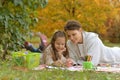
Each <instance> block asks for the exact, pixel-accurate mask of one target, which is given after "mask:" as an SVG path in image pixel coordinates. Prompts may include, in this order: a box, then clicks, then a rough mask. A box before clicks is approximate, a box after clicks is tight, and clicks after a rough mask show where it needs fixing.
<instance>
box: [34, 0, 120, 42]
mask: <svg viewBox="0 0 120 80" xmlns="http://www.w3.org/2000/svg"><path fill="white" fill-rule="evenodd" d="M37 12H38V19H39V20H38V24H37V26H36V27H34V28H32V30H33V32H38V31H40V32H42V33H45V34H46V35H47V36H48V37H51V36H52V34H53V32H54V31H56V30H58V29H59V30H63V27H64V24H65V22H66V21H67V20H70V19H75V20H78V21H80V23H81V25H82V27H83V29H84V30H86V31H93V32H96V33H98V34H99V35H100V36H101V38H102V39H103V40H109V41H110V42H114V43H117V42H120V32H119V31H120V1H119V0H49V3H48V5H47V7H45V8H44V9H41V8H38V9H37Z"/></svg>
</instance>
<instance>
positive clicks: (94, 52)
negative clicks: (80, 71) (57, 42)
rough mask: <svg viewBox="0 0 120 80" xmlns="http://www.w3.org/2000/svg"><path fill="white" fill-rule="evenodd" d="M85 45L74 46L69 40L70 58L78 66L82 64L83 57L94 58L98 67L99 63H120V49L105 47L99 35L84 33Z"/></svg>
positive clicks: (94, 62)
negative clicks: (89, 56)
mask: <svg viewBox="0 0 120 80" xmlns="http://www.w3.org/2000/svg"><path fill="white" fill-rule="evenodd" d="M82 34H83V44H74V43H72V41H70V40H68V42H67V45H68V51H69V54H70V58H72V59H73V60H74V61H75V63H76V64H81V63H82V62H83V60H82V59H81V57H85V56H86V55H91V56H92V62H93V64H94V65H95V66H96V65H98V64H99V63H109V64H115V63H120V48H118V47H112V48H111V47H107V46H104V44H103V43H102V41H101V40H100V39H99V37H98V35H97V34H95V33H92V32H83V33H82Z"/></svg>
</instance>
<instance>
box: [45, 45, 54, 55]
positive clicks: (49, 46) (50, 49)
mask: <svg viewBox="0 0 120 80" xmlns="http://www.w3.org/2000/svg"><path fill="white" fill-rule="evenodd" d="M52 51H53V49H52V46H51V45H48V46H47V47H46V49H45V53H51V52H52Z"/></svg>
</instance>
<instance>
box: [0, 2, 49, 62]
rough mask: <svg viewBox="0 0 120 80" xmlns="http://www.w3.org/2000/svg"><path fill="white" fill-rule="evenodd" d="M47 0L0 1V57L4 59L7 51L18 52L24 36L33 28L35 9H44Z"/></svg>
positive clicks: (35, 17) (35, 19) (35, 15)
mask: <svg viewBox="0 0 120 80" xmlns="http://www.w3.org/2000/svg"><path fill="white" fill-rule="evenodd" d="M46 4H47V0H0V37H1V38H0V46H1V49H0V56H2V59H3V60H4V59H6V54H8V53H9V52H8V50H14V51H17V50H20V49H21V47H22V45H23V43H24V41H25V38H26V36H27V35H28V34H29V33H30V32H31V30H30V27H33V26H35V24H36V22H37V21H38V19H37V13H36V11H35V10H36V9H37V8H38V7H41V8H43V7H45V6H46Z"/></svg>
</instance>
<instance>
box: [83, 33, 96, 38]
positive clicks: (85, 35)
mask: <svg viewBox="0 0 120 80" xmlns="http://www.w3.org/2000/svg"><path fill="white" fill-rule="evenodd" d="M83 36H84V38H85V39H92V38H94V37H98V34H97V33H94V32H85V31H84V32H83Z"/></svg>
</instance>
